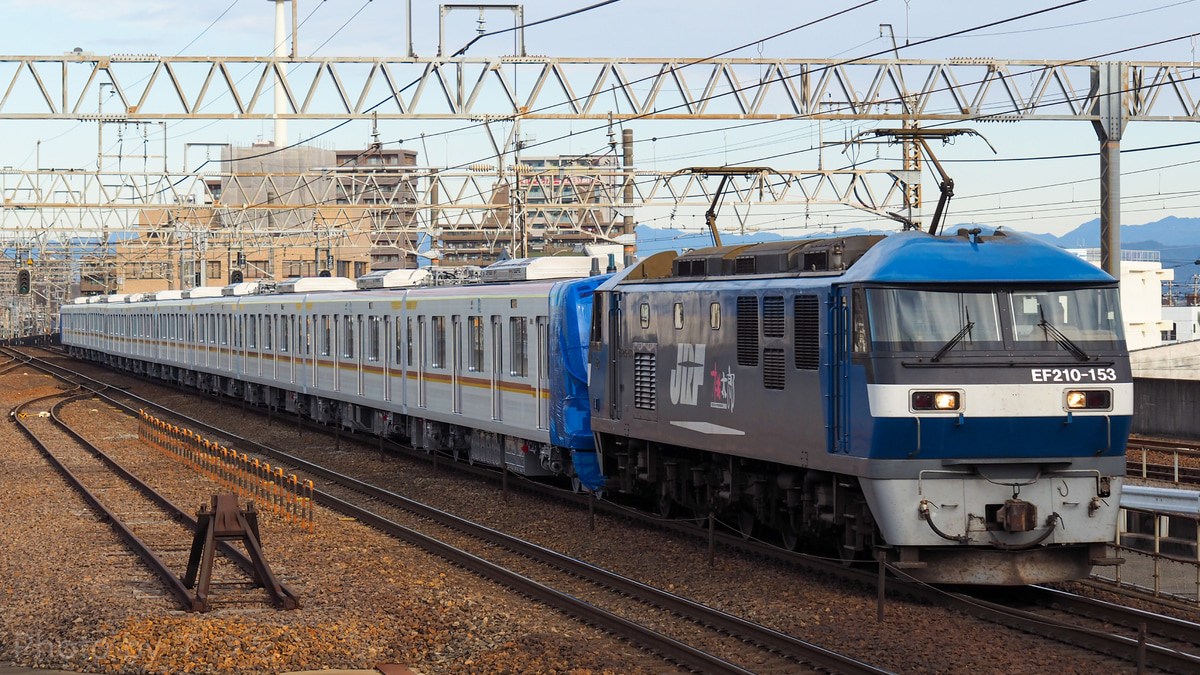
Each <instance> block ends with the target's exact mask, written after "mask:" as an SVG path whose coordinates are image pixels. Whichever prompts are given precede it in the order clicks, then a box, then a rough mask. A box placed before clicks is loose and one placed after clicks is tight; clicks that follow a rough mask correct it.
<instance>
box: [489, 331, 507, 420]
mask: <svg viewBox="0 0 1200 675" xmlns="http://www.w3.org/2000/svg"><path fill="white" fill-rule="evenodd" d="M503 327H504V324H503V323H501V320H500V317H498V316H493V317H492V419H494V420H497V421H499V420H500V419H501V410H502V404H503V402H504V400H503V395H502V389H501V387H502V386H503V383H502V382H501V380H500V377H501V375H502V374H503V373H502V371H501V369H502V368H503V367H504V330H503Z"/></svg>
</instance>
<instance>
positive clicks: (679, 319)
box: [672, 302, 683, 330]
mask: <svg viewBox="0 0 1200 675" xmlns="http://www.w3.org/2000/svg"><path fill="white" fill-rule="evenodd" d="M672 313H673V314H674V316H675V330H680V329H681V328H683V303H682V302H677V303H675V307H674V310H673V312H672Z"/></svg>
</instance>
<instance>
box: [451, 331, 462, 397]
mask: <svg viewBox="0 0 1200 675" xmlns="http://www.w3.org/2000/svg"><path fill="white" fill-rule="evenodd" d="M450 321H451V326H453V331H454V334H453V335H452V336H451V338H450V339H451V342H450V349H451V351H452V353H453V354H454V370H455V372H460V371H462V353H463V348H462V317H461V316H458V315H455V316H453V317H451V319H450ZM454 411H455V412H462V411H461V410H459V408H458V404H457V403H456V404H455V406H454Z"/></svg>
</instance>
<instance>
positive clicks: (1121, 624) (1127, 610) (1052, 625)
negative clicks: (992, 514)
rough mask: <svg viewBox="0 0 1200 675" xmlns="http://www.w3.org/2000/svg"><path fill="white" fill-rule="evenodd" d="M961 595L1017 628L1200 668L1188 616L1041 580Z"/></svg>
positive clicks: (1121, 654) (1146, 662) (1164, 664)
mask: <svg viewBox="0 0 1200 675" xmlns="http://www.w3.org/2000/svg"><path fill="white" fill-rule="evenodd" d="M959 599H960V600H961V601H962V602H964V603H977V604H978V605H979V606H980V607H981V608H983V609H990V610H992V611H994V612H995V613H996V614H997V615H998V616H1007V617H1008V618H1007V619H1006V620H1004V621H1002V623H1005V624H1007V625H1009V626H1011V627H1013V628H1017V629H1019V630H1026V631H1029V632H1036V633H1038V634H1041V635H1045V636H1046V637H1053V638H1054V639H1056V640H1059V641H1061V642H1065V643H1068V644H1073V645H1076V646H1079V647H1083V648H1085V649H1091V650H1093V651H1097V652H1101V653H1106V654H1111V655H1113V656H1116V657H1118V658H1120V659H1123V660H1125V661H1129V662H1132V663H1138V664H1139V665H1142V666H1147V667H1151V668H1157V669H1159V670H1163V671H1166V672H1170V673H1196V672H1200V658H1198V657H1197V656H1194V654H1197V653H1200V624H1197V623H1194V622H1191V621H1184V620H1181V619H1176V618H1173V617H1169V616H1164V615H1161V614H1154V613H1152V612H1146V611H1143V610H1139V609H1135V608H1132V607H1125V606H1122V605H1117V604H1114V603H1110V602H1104V601H1102V600H1097V599H1095V598H1089V597H1086V596H1082V595H1077V594H1074V593H1068V592H1064V591H1059V590H1055V589H1051V588H1046V587H1042V586H1025V587H1020V588H1012V589H1003V590H995V589H993V590H980V591H973V592H971V593H964V594H962V595H960V596H959ZM1037 626H1040V628H1038V629H1037V630H1032V629H1033V628H1034V627H1037ZM1142 631H1144V635H1143V634H1142Z"/></svg>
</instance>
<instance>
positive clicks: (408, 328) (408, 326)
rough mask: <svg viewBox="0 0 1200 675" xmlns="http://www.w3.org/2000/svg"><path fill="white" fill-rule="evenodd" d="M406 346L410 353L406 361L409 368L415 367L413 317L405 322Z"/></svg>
mask: <svg viewBox="0 0 1200 675" xmlns="http://www.w3.org/2000/svg"><path fill="white" fill-rule="evenodd" d="M404 344H405V349H406V350H407V351H408V358H407V359H405V360H404V362H405V363H407V364H408V365H409V366H412V365H413V329H412V317H411V316H410V317H408V318H407V319H406V320H405V322H404Z"/></svg>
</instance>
